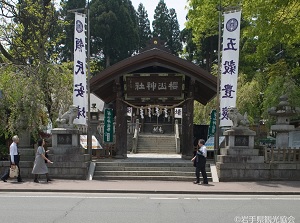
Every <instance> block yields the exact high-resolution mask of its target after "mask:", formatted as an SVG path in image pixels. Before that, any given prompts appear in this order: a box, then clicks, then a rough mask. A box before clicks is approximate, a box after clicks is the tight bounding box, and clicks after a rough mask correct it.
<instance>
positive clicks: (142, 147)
mask: <svg viewBox="0 0 300 223" xmlns="http://www.w3.org/2000/svg"><path fill="white" fill-rule="evenodd" d="M137 153H160V154H175V153H176V141H175V136H174V135H172V134H140V135H139V137H138V143H137Z"/></svg>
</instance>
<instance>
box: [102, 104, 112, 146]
mask: <svg viewBox="0 0 300 223" xmlns="http://www.w3.org/2000/svg"><path fill="white" fill-rule="evenodd" d="M113 130H114V117H113V110H112V109H111V108H106V109H105V110H104V135H103V136H104V142H113V135H114V131H113Z"/></svg>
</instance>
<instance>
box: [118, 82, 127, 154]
mask: <svg viewBox="0 0 300 223" xmlns="http://www.w3.org/2000/svg"><path fill="white" fill-rule="evenodd" d="M115 151H116V156H115V158H119V159H124V158H127V105H126V104H125V103H124V102H123V98H122V92H121V88H120V85H119V84H117V100H116V144H115Z"/></svg>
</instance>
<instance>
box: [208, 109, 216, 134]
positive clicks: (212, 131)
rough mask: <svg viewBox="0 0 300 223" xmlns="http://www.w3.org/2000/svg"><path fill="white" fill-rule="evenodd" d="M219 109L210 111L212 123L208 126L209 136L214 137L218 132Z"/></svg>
mask: <svg viewBox="0 0 300 223" xmlns="http://www.w3.org/2000/svg"><path fill="white" fill-rule="evenodd" d="M216 122H217V111H216V110H215V109H214V110H212V111H211V113H210V123H209V127H208V134H207V138H209V137H212V136H214V135H215V133H216Z"/></svg>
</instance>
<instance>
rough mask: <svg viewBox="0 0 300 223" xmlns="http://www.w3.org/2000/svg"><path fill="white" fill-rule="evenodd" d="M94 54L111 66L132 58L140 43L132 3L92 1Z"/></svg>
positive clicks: (136, 18)
mask: <svg viewBox="0 0 300 223" xmlns="http://www.w3.org/2000/svg"><path fill="white" fill-rule="evenodd" d="M90 18H91V36H92V37H93V38H92V48H91V51H92V53H93V54H94V55H95V56H96V57H98V58H99V59H101V58H104V59H105V67H108V66H110V65H112V64H114V63H116V62H118V61H120V60H122V59H125V58H127V57H130V56H131V55H132V54H133V53H134V52H135V51H136V50H137V49H138V44H139V35H138V33H139V30H138V17H137V13H136V11H135V9H134V7H133V6H132V3H131V1H130V0H106V1H102V0H92V1H91V4H90Z"/></svg>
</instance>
